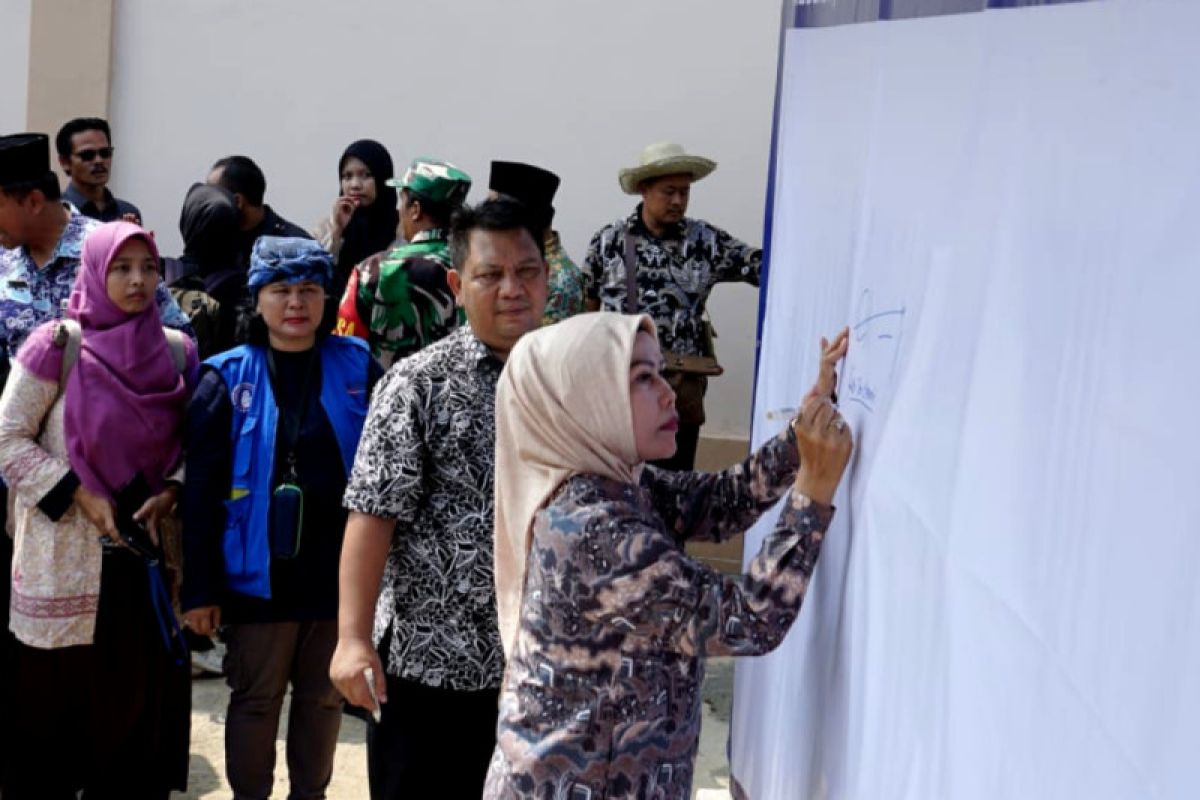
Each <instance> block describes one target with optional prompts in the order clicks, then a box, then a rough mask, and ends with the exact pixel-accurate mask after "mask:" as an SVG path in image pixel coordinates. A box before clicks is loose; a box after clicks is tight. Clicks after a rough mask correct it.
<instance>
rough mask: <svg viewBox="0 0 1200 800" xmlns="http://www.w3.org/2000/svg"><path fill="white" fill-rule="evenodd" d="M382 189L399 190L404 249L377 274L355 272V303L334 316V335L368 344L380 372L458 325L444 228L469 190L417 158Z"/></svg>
mask: <svg viewBox="0 0 1200 800" xmlns="http://www.w3.org/2000/svg"><path fill="white" fill-rule="evenodd" d="M388 185H389V186H395V187H396V188H397V189H399V190H400V228H401V231H402V232H403V235H404V239H405V244H403V245H401V246H400V247H397V248H396V249H395V250H393V251H392V252H391V253H389V254H388V255H387V257H386V258H384V259H383V260H382V261H381V262H380V263H379V266H378V274H366V273H364V272H363V271H362V267H361V266H360V268H359V274H358V275H356V276H355V277H356V280H351V282H350V285H349V287H347V294H348V295H349V294H353V304H351V303H350V302H348V301H349V300H350V298H349V297H347V298H344V299H343V301H342V305H341V311H340V312H339V317H338V332H339V333H341V334H344V335H355V336H360V337H362V338H364V339H366V340H367V342H368V343H369V344H370V346H371V352H372V353H373V354H374V355H375V357H376V358H378V359H379V361H380V363H382V364H383V366H384V368H387V367H390V366H391V365H392V364H393V363H395V362H396V361H399V360H400V359H402V358H404V357H405V356H409V355H412V354H413V353H415V352H417V351H418V350H420V349H421V348H423V347H425V346H426V345H429V344H432V343H433V342H436V341H437V340H438V339H441V338H442V337H443V336H445V335H446V334H448V333H449V332H450V331H452V330H453V329H454V328H456V327H458V325H459V324H460V323H461V316H460V312H459V310H458V308H457V306H456V304H455V301H454V293H453V292H452V291H450V285H449V284H448V283H447V282H446V271H447V270H449V269H450V268H451V263H450V253H449V249H448V245H447V242H446V229H447V227H448V226H449V224H450V215H451V214H453V213H454V211H455V210H456V209H457V208H458V207H459V206H461V205H462V203H463V201H464V200H465V199H466V197H467V192H468V191H470V189H471V177H470V176H469V175H467V174H466V173H465V172H463V171H462V170H460V169H458V168H457V167H455V166H454V165H453V164H449V163H447V162H444V161H436V160H434V159H430V158H418V159H415V160H414V161H413V162H412V164H411V165H409V167H408V169H407V170H406V171H405V173H404V176H403V177H402V178H400V179H399V180H389V181H388ZM366 263H367V262H364V264H366Z"/></svg>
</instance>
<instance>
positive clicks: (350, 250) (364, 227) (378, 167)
mask: <svg viewBox="0 0 1200 800" xmlns="http://www.w3.org/2000/svg"><path fill="white" fill-rule="evenodd" d="M352 156H353V157H354V158H357V159H358V160H359V161H361V162H363V163H364V164H366V165H367V169H369V170H371V177H373V178H374V179H375V202H373V203H371V205H369V206H367V207H366V208H356V209H355V210H354V215H353V216H351V217H350V222H349V224H347V225H346V230H344V231H343V232H342V250H341V252H340V253H339V254H338V260H337V269H336V270H335V278H334V280H335V282H336V283H340V284H341V285H345V283H346V279H347V278H348V277H349V275H350V270H352V269H353V268H354V267H355V265H357V264H358V263H359V262H361V261H363V260H364V259H366V258H367V257H368V256H373V255H375V254H376V253H378V252H379V251H380V250H386V249H388V248H389V247H391V246H392V242H394V241H396V235H397V234H396V228H397V226H398V225H399V224H400V212H399V211H398V210H397V208H396V189H395V188H394V187H392V186H388V185H387V181H388V180H390V179H391V178H392V177H394V176H395V174H396V173H395V170H394V169H393V167H392V157H391V156H390V155H388V151H387V148H385V147H384V146H383V145H381V144H380V143H379V142H376V141H374V140H373V139H359V140H358V141H357V142H355V143H354V144H352V145H350V146H349V147H347V148H346V152H344V153H342V157H341V158H340V159H338V192H339V194H340V193H341V188H342V184H341V180H342V169H343V168H344V167H345V166H346V159H348V158H350V157H352Z"/></svg>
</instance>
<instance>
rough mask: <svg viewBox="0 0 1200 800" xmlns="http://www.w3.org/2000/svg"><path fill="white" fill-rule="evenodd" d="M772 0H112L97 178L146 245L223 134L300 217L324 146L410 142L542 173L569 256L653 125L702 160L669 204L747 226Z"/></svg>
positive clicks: (307, 214)
mask: <svg viewBox="0 0 1200 800" xmlns="http://www.w3.org/2000/svg"><path fill="white" fill-rule="evenodd" d="M779 7H780V6H779V2H778V0H742V2H738V3H729V2H726V0H609V2H604V3H587V4H584V3H572V2H563V1H562V0H507V1H506V2H504V3H494V2H485V0H474V1H473V2H446V1H445V0H442V1H441V2H435V1H434V0H424V1H421V2H418V1H417V0H402V1H400V2H397V1H396V0H362V1H361V2H317V1H316V0H256V1H255V2H253V3H246V2H239V1H238V0H173V1H172V2H170V3H163V2H161V0H121V2H119V3H118V4H117V5H116V12H115V13H116V20H115V26H114V31H115V32H114V53H113V85H112V110H111V118H112V123H113V128H114V141H115V143H116V144H117V147H118V153H117V159H116V162H115V174H114V181H113V188H114V189H115V191H116V192H117V194H119V195H121V196H124V197H128V198H129V199H130V200H132V201H133V202H135V203H137V204H139V205H140V206H141V208H142V210H143V212H144V213H145V215H146V223H147V225H148V226H149V227H151V228H153V229H154V230H155V231H156V232H157V233H158V236H159V238H160V241H162V242H163V244H164V250H165V251H166V252H168V253H170V252H172V251H174V250H176V249H177V248H178V243H179V238H178V232H177V230H176V227H177V220H178V213H179V206H180V202H181V200H182V198H183V194H184V191H185V190H186V188H187V186H188V185H189V183H190V182H191V181H193V180H197V179H201V178H202V177H203V175H204V174H205V173H206V171H207V168H208V166H209V165H210V164H211V163H212V161H213V160H214V159H216V158H217V157H219V156H222V155H227V154H229V153H234V152H238V153H244V154H247V155H250V156H251V157H253V158H254V159H255V160H257V161H258V162H259V163H260V164H261V165H262V167H263V169H264V171H265V172H266V174H267V202H268V203H270V204H271V205H272V206H273V207H275V208H276V209H277V210H278V211H279V212H280V213H282V214H283V215H284V216H286V217H288V218H290V219H292V220H293V221H295V222H299V223H301V224H305V225H309V224H311V223H313V222H315V221H316V220H317V219H318V218H319V217H321V216H322V215H324V214H327V213H328V208H329V205H330V204H331V202H332V200H333V197H334V195H335V194H336V190H337V183H336V167H337V158H338V156H339V155H340V154H341V151H342V149H343V148H344V147H345V145H346V144H348V143H349V142H350V141H352V140H353V139H355V138H359V137H363V136H369V137H373V138H376V139H379V140H380V141H382V142H383V143H384V144H386V145H387V146H388V148H389V149H390V150H391V152H392V156H393V159H394V160H395V161H396V162H397V164H398V165H400V164H403V163H407V161H408V160H409V159H410V158H412V157H413V156H414V155H420V154H430V155H436V156H440V157H443V158H447V159H449V160H451V161H454V162H456V163H458V164H459V165H460V166H462V167H463V168H464V169H466V170H467V171H468V172H469V173H470V174H471V175H472V176H474V177H475V179H476V189H475V190H474V191H473V193H472V197H473V199H478V198H479V197H481V196H482V193H483V192H484V191H486V181H487V169H488V162H489V161H490V160H491V159H492V158H506V159H518V160H527V161H530V162H534V163H537V164H542V165H544V166H547V167H549V168H551V169H554V170H555V171H556V172H558V173H559V174H560V175H561V176H562V177H563V186H562V189H560V191H559V195H558V201H557V203H556V205H557V206H558V209H559V214H558V219H557V227H558V228H559V229H560V230H561V232H562V234H563V236H564V240H565V244H566V246H567V249H568V252H570V253H571V254H572V255H573V256H575V257H576V259H577V260H581V259H582V257H583V254H584V251H585V248H586V246H587V242H588V240H589V239H590V237H591V235H592V233H594V232H595V230H596V229H597V228H599V227H600V226H601V225H602V224H605V223H607V222H609V221H611V220H613V219H615V218H617V217H618V216H621V215H624V214H626V213H628V212H629V211H630V210H631V209H632V207H633V205H634V202H635V201H634V200H633V199H632V198H629V197H627V196H625V195H623V194H622V193H621V191H620V189H619V188H618V186H617V179H616V173H617V169H618V168H619V167H621V166H623V165H627V164H629V163H632V162H634V161H635V160H636V157H637V154H638V152H639V151H640V149H641V147H642V146H643V145H644V144H646V143H648V142H651V141H655V140H660V139H675V140H678V141H681V142H683V143H684V144H685V145H687V146H688V147H689V148H690V149H692V150H694V151H696V152H700V153H703V154H706V155H709V156H711V157H712V158H714V159H716V160H717V161H719V162H720V165H721V166H720V168H719V169H718V171H717V172H716V173H715V174H714V175H713V176H712V177H711V178H709V179H707V180H705V181H704V182H703V183H700V184H698V185H697V187H696V188H695V190H694V191H693V199H692V206H691V209H690V213H692V214H693V215H695V216H699V217H704V218H707V219H709V220H711V221H713V222H715V223H717V224H719V225H721V226H723V227H725V228H727V229H728V230H730V231H731V232H733V233H735V234H736V235H738V236H740V237H742V238H744V239H746V240H748V241H751V242H754V243H759V242H761V238H762V217H763V203H764V194H765V184H766V175H767V156H768V149H769V144H770V129H771V117H772V102H773V97H774V81H775V63H776V47H777V36H778V18H779ZM756 306H757V294H756V290H754V289H753V288H750V287H745V286H728V287H720V288H719V289H718V290H717V291H716V292H715V294H714V296H713V301H712V303H711V308H712V312H713V317H714V321H715V324H716V327H717V329H718V331H719V332H720V337H721V338H720V342H719V345H718V346H719V354H720V356H721V359H722V361H723V362H724V363H725V364H726V366H727V368H728V372H727V373H726V375H725V376H723V377H722V378H718V379H716V380H714V381H713V383H712V389H711V390H710V403H709V407H710V413H709V424H708V426H707V428H706V435H710V436H712V435H724V436H745V435H746V431H747V427H748V421H749V417H750V411H749V405H750V393H751V379H752V370H753V352H754V350H753V347H754V332H755V320H756V314H757V308H756Z"/></svg>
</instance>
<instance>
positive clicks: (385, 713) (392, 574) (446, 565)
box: [330, 200, 547, 800]
mask: <svg viewBox="0 0 1200 800" xmlns="http://www.w3.org/2000/svg"><path fill="white" fill-rule="evenodd" d="M541 241H542V240H541V236H540V232H538V231H535V230H534V229H533V228H532V227H531V226H530V225H529V224H528V221H527V219H526V213H525V211H524V208H523V207H522V206H521V205H519V204H516V203H513V202H511V201H507V200H493V201H487V202H484V203H481V204H480V205H478V206H476V207H475V208H466V209H464V210H463V211H462V212H460V213H459V215H458V216H457V217H456V218H455V221H454V223H453V224H452V225H451V232H450V253H451V258H452V259H453V262H454V271H452V272H450V273H449V275H448V279H449V283H450V288H451V289H453V290H454V293H455V296H456V297H457V298H458V302H459V304H460V305H462V307H463V308H464V310H465V311H466V316H467V325H466V326H464V327H462V328H459V329H458V330H457V331H455V332H454V333H453V334H451V335H450V336H448V337H446V338H445V339H442V340H441V341H439V342H436V343H434V344H432V345H430V346H429V347H427V348H426V349H424V350H422V351H420V352H418V353H416V354H414V355H412V356H410V357H409V358H406V359H404V360H402V361H400V362H399V363H397V364H396V365H395V366H394V367H392V369H391V370H390V371H389V372H388V373H387V375H386V376H384V378H383V380H382V381H381V382H380V383H379V385H378V386H377V387H376V389H375V393H374V395H373V397H372V399H371V410H370V413H369V415H368V417H367V422H366V427H365V428H364V429H363V436H362V441H361V442H360V443H359V447H358V455H357V457H356V459H355V462H354V469H353V471H352V473H351V475H350V483H349V486H348V487H347V489H346V496H345V505H346V507H347V508H348V509H349V510H350V511H351V514H350V520H349V523H348V524H347V527H346V538H345V543H344V545H343V548H342V561H341V581H340V591H341V595H340V607H339V613H338V645H337V651H336V652H335V653H334V656H333V662H332V664H331V666H330V673H331V676H332V678H333V681H334V683H335V685H336V686H337V687H338V689H339V690H340V691H341V692H342V694H344V695H345V696H346V698H347V699H348V700H349V701H350V702H352V703H354V704H356V705H359V706H363V707H365V708H369V709H374V708H375V707H376V706H375V702H374V700H373V699H372V697H371V692H370V689H369V688H368V683H367V679H366V678H365V677H364V674H365V673H367V671H368V670H370V673H369V674H372V675H373V676H374V678H375V681H374V684H373V686H374V689H375V692H376V693H377V694H378V696H379V699H380V700H381V701H382V702H381V703H380V707H381V711H382V720H381V722H380V723H378V724H376V725H373V726H371V728H370V730H369V734H368V740H367V745H368V749H367V759H368V767H369V770H368V771H369V777H370V783H371V797H372V798H373V799H374V800H379V799H380V798H388V800H391V799H392V798H400V797H408V798H411V797H479V795H480V793H481V792H482V791H483V780H484V776H485V774H486V772H487V766H488V761H489V759H490V758H491V754H492V748H493V746H494V744H495V735H496V716H497V703H498V699H499V687H500V681H501V677H502V675H503V672H504V656H503V651H502V649H501V646H500V636H499V632H498V631H497V627H496V590H495V583H494V579H493V568H492V553H493V549H492V541H493V503H492V486H493V474H492V473H493V464H494V457H495V402H496V381H497V380H498V378H499V376H500V370H501V368H502V366H503V362H504V359H505V358H506V357H507V355H508V352H509V350H510V349H511V348H512V346H513V345H514V344H516V342H517V340H518V339H519V338H520V337H521V336H522V335H523V334H525V333H526V332H528V331H531V330H533V329H535V328H537V327H538V325H539V324H540V322H541V318H542V310H543V307H544V306H545V304H546V293H547V274H546V263H545V260H544V255H543V252H542V249H541V247H542V245H541ZM445 764H453V765H454V766H453V767H452V768H449V769H447V768H446V767H445V766H443V765H445Z"/></svg>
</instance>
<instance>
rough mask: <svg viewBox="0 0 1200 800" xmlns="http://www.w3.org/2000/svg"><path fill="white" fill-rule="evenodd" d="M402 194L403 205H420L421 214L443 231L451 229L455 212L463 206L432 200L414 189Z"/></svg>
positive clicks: (403, 191) (401, 192) (404, 190)
mask: <svg viewBox="0 0 1200 800" xmlns="http://www.w3.org/2000/svg"><path fill="white" fill-rule="evenodd" d="M400 194H401V200H400V202H401V204H404V203H405V202H409V203H418V204H420V206H421V213H422V214H424V215H425V216H427V217H429V218H430V219H431V220H433V224H434V225H435V226H436V227H438V228H441V229H442V230H445V229H446V228H449V227H450V220H451V218H453V216H454V212H455V211H457V210H458V209H459V208H461V206H451V205H449V204H447V203H439V202H437V201H436V200H430V199H429V198H428V197H426V196H425V195H422V194H418V193H417V192H414V191H413V190H412V189H401V190H400ZM405 198H407V199H405Z"/></svg>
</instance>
